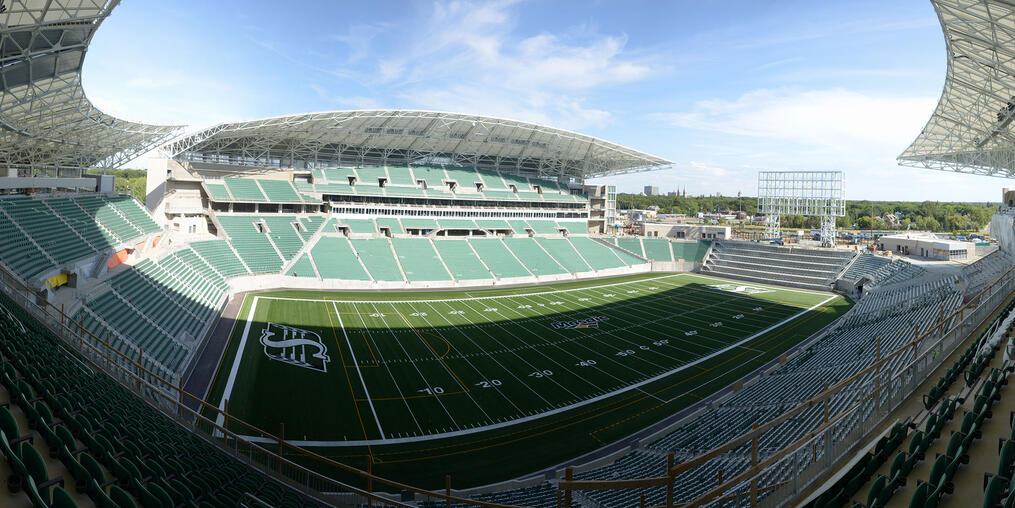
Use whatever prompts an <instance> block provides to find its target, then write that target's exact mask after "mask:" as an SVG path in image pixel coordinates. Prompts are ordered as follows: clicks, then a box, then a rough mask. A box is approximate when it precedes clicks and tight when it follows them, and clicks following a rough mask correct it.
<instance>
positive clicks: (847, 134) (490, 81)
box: [83, 0, 1015, 201]
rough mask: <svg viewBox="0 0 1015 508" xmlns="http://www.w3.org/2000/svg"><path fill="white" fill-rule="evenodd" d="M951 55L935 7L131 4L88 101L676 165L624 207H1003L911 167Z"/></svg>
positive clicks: (129, 113)
mask: <svg viewBox="0 0 1015 508" xmlns="http://www.w3.org/2000/svg"><path fill="white" fill-rule="evenodd" d="M945 57H946V55H945V47H944V39H943V36H942V34H941V27H940V25H939V23H938V20H937V16H936V15H935V13H934V9H933V8H932V7H931V4H930V2H928V1H926V0H899V1H893V2H884V1H870V2H866V1H849V2H832V1H813V0H811V1H799V2H797V1H765V2H758V1H748V0H744V1H738V0H709V1H672V2H658V1H637V0H628V1H599V2H564V1H554V2H542V1H535V0H532V1H512V0H507V1H495V2H470V1H450V2H448V1H440V0H438V1H419V2H414V1H398V2H396V1H384V0H378V1H370V2H340V1H325V0H306V1H299V0H290V1H287V2H281V3H280V2H270V3H269V2H266V1H260V0H257V1H254V0H218V1H215V2H207V1H203V0H176V1H173V2H150V1H142V0H126V1H124V2H123V3H121V4H120V5H119V6H118V7H117V8H116V9H115V10H114V11H113V13H112V14H111V15H110V17H109V18H108V19H107V20H106V21H105V22H104V23H103V25H102V27H101V28H100V29H99V30H98V31H97V32H96V35H95V36H94V39H93V40H92V43H91V45H90V48H89V51H88V56H87V58H86V59H85V64H84V71H83V83H84V87H85V92H86V94H87V95H88V97H89V98H90V99H91V100H92V102H94V103H95V104H96V105H98V106H99V107H100V108H101V109H103V111H106V112H108V113H111V114H114V115H117V116H120V117H122V118H126V119H130V120H136V121H143V122H149V123H168V124H185V125H187V126H188V127H187V129H188V132H190V131H193V130H197V129H200V128H203V127H208V126H210V125H213V124H216V123H220V122H227V121H239V120H250V119H255V118H260V117H265V116H274V115H284V114H292V113H304V112H311V111H328V110H343V109H360V108H408V109H426V110H440V111H452V112H460V113H470V114H482V115H491V116H498V117H504V118H510V119H516V120H523V121H530V122H536V123H541V124H546V125H550V126H553V127H559V128H564V129H569V130H574V131H577V132H581V133H583V134H588V135H592V136H597V137H600V138H603V139H606V140H609V141H612V142H614V143H619V144H622V145H625V146H628V147H631V148H634V149H636V150H640V151H643V152H647V153H650V154H653V155H656V156H659V157H663V158H666V159H668V160H670V161H672V162H673V166H672V168H670V169H666V170H660V171H653V172H645V173H636V174H631V175H621V176H613V177H605V178H601V179H596V180H592V182H596V183H611V184H615V185H617V187H618V190H619V191H621V192H640V191H641V189H642V188H643V187H644V186H645V185H657V186H659V187H660V189H661V190H662V191H663V192H666V191H671V190H674V189H677V188H686V190H687V192H688V194H693V195H701V194H706V195H710V194H716V193H721V194H723V195H736V193H737V192H743V194H744V195H755V194H756V192H757V173H758V171H764V170H821V171H828V170H841V171H843V172H844V173H845V180H846V197H847V199H877V200H909V201H921V200H940V201H999V198H1000V189H1001V187H1004V186H1005V185H1011V186H1013V187H1015V182H1009V180H1007V179H999V178H989V177H980V176H972V175H958V174H954V173H946V172H940V171H932V170H925V169H914V168H903V167H900V166H898V164H897V163H896V161H895V158H896V157H897V156H898V154H899V153H901V152H902V151H903V150H904V149H905V148H906V147H907V146H908V145H909V143H910V142H912V140H913V139H914V138H915V136H916V134H917V133H918V132H919V131H920V130H921V129H922V128H923V126H924V124H925V123H926V122H927V119H928V118H929V117H930V114H931V113H932V112H933V109H934V106H935V105H936V103H937V99H938V97H939V96H940V94H941V88H942V86H943V84H944V75H945V63H946V61H945ZM144 165H145V163H144V161H140V160H139V161H135V162H133V163H131V164H129V166H131V167H144Z"/></svg>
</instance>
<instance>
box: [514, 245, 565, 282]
mask: <svg viewBox="0 0 1015 508" xmlns="http://www.w3.org/2000/svg"><path fill="white" fill-rule="evenodd" d="M504 245H507V247H508V248H509V249H511V252H512V253H514V255H515V256H517V257H518V259H519V260H520V261H521V262H522V263H524V264H525V266H526V268H528V269H529V271H530V272H532V274H533V275H557V274H562V273H568V272H567V269H565V268H564V267H562V266H561V265H560V263H557V262H556V261H554V260H553V258H552V257H550V255H549V254H547V253H546V251H544V250H543V248H542V247H540V246H539V244H538V243H536V241H535V240H534V239H532V238H505V239H504Z"/></svg>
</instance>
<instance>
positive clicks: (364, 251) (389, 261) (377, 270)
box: [315, 238, 405, 281]
mask: <svg viewBox="0 0 1015 508" xmlns="http://www.w3.org/2000/svg"><path fill="white" fill-rule="evenodd" d="M350 241H351V242H352V247H353V249H355V251H356V253H357V256H358V257H359V259H360V261H362V262H363V264H364V265H365V266H366V268H367V271H369V272H370V276H371V278H373V279H374V280H379V281H404V280H405V278H404V277H403V276H402V272H401V270H400V269H399V267H398V261H397V260H396V259H395V255H394V252H393V251H392V250H391V241H390V240H389V239H387V238H353V239H351V240H350ZM315 259H316V257H315Z"/></svg>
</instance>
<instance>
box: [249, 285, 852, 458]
mask: <svg viewBox="0 0 1015 508" xmlns="http://www.w3.org/2000/svg"><path fill="white" fill-rule="evenodd" d="M584 289H588V288H584ZM837 297H838V295H832V296H829V297H828V298H826V299H824V300H822V301H820V302H818V303H816V304H814V305H812V306H810V307H808V308H807V309H804V310H802V311H800V312H798V313H796V314H794V315H792V316H790V317H788V318H786V319H784V320H782V321H780V322H778V323H776V324H774V325H772V326H770V327H768V328H766V329H764V330H762V331H760V332H758V333H755V334H754V335H751V336H750V337H747V338H745V339H743V340H741V341H739V342H737V343H735V344H730V345H729V346H727V347H725V348H723V349H720V350H717V351H714V352H712V353H711V354H708V355H706V356H703V357H701V358H698V359H696V360H694V361H692V362H690V363H687V364H684V365H681V366H680V367H677V368H675V369H673V370H670V371H667V372H663V373H662V374H659V375H656V376H653V377H651V378H649V379H646V380H644V381H640V382H637V383H634V384H631V385H628V386H625V387H623V388H620V389H618V390H614V391H612V392H609V393H604V394H602V395H599V396H596V397H592V398H590V399H586V400H583V401H581V402H576V403H574V404H570V405H568V406H562V407H559V408H556V409H552V410H550V411H546V412H543V413H539V414H534V415H529V416H525V417H522V418H518V419H515V420H511V421H507V422H501V423H495V424H492V425H486V426H483V427H474V428H471V429H464V430H458V431H454V432H443V433H439V434H430V435H426V436H413V437H401V438H392V439H385V440H376V439H370V440H360V441H312V440H310V441H298V440H294V441H287V442H288V443H291V444H294V445H296V446H308V447H322V446H327V447H346V446H372V445H380V444H401V443H417V442H420V441H431V440H435V439H446V438H451V437H458V436H464V435H469V434H476V433H479V432H487V431H490V430H495V429H500V428H504V427H509V426H512V425H518V424H522V423H526V422H530V421H533V420H538V419H541V418H545V417H547V416H552V415H555V414H559V413H563V412H565V411H569V410H571V409H575V408H579V407H582V406H586V405H589V404H594V403H596V402H599V401H601V400H604V399H607V398H609V397H613V396H614V395H618V394H621V393H624V392H628V391H631V390H640V389H641V387H642V386H645V385H647V384H649V383H653V382H655V381H658V380H660V379H663V378H665V377H667V376H669V375H671V374H674V373H676V372H680V371H682V370H685V369H688V368H690V367H693V366H695V365H698V364H699V363H702V362H704V361H707V360H710V359H712V358H715V357H716V356H718V355H721V354H723V353H725V352H727V351H729V350H731V349H734V348H738V347H740V346H742V345H744V344H746V343H748V342H750V341H752V340H754V339H756V338H757V337H760V336H762V335H764V334H766V333H768V332H770V331H772V330H775V329H776V328H779V327H780V326H783V325H785V324H786V323H789V322H790V321H793V320H794V319H796V318H798V317H800V316H803V315H804V314H806V313H808V312H810V311H812V310H814V309H816V308H818V307H820V306H822V305H824V304H826V303H828V302H830V301H832V300H834V299H835V298H837ZM242 437H243V438H244V439H248V440H250V441H253V442H260V443H274V442H275V441H273V440H271V439H268V438H261V437H258V436H242Z"/></svg>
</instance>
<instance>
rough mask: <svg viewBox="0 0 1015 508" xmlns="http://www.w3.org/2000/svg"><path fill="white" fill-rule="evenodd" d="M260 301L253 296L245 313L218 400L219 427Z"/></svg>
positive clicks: (217, 419)
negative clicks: (237, 341) (239, 335)
mask: <svg viewBox="0 0 1015 508" xmlns="http://www.w3.org/2000/svg"><path fill="white" fill-rule="evenodd" d="M260 299H261V297H259V296H255V297H254V303H252V304H250V310H249V311H247V324H246V325H245V326H244V327H243V337H241V338H240V347H239V348H237V349H236V354H235V355H234V356H233V366H232V368H230V369H229V378H228V379H227V380H226V389H225V390H224V391H223V392H222V399H221V400H219V415H218V417H217V418H216V419H215V424H216V425H218V426H219V427H221V426H222V424H223V422H225V419H226V418H225V405H226V401H227V400H229V398H230V396H232V394H233V383H235V382H236V373H237V372H239V371H240V362H241V361H242V360H243V356H244V355H243V352H244V350H245V349H246V347H247V335H248V334H250V325H252V324H254V311H255V310H256V309H257V302H258V301H259V300H260ZM241 305H242V304H241ZM227 347H228V343H227Z"/></svg>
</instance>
